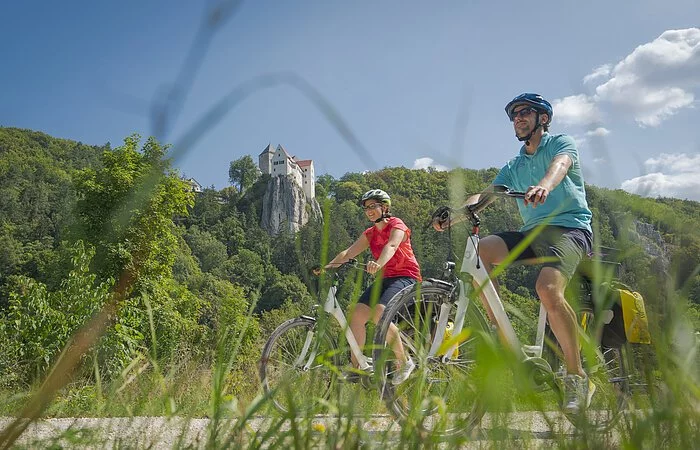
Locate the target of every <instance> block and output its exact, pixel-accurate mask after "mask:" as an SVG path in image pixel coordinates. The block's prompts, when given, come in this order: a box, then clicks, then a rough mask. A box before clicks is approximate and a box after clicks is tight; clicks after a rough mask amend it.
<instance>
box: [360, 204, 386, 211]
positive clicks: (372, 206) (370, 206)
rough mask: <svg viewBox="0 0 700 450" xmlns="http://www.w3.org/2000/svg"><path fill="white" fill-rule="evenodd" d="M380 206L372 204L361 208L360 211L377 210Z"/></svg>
mask: <svg viewBox="0 0 700 450" xmlns="http://www.w3.org/2000/svg"><path fill="white" fill-rule="evenodd" d="M380 206H382V204H381V203H372V204H371V205H367V206H363V207H362V209H363V210H365V211H369V210H370V209H374V208H378V207H380Z"/></svg>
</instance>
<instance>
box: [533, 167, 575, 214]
mask: <svg viewBox="0 0 700 450" xmlns="http://www.w3.org/2000/svg"><path fill="white" fill-rule="evenodd" d="M571 164H572V161H571V157H570V156H569V155H565V154H560V155H557V156H555V157H554V158H553V159H552V162H551V163H549V167H548V168H547V172H546V173H545V174H544V177H543V178H542V179H541V180H540V181H539V183H537V185H535V186H530V187H529V188H528V189H527V191H526V192H525V205H527V204H529V203H532V207H533V208H534V207H537V205H539V204H540V203H544V202H545V200H547V197H548V196H549V193H550V192H552V191H553V190H554V188H556V187H557V186H559V183H561V180H563V179H564V177H565V176H566V174H567V172H568V171H569V169H570V168H571Z"/></svg>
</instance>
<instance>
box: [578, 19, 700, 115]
mask: <svg viewBox="0 0 700 450" xmlns="http://www.w3.org/2000/svg"><path fill="white" fill-rule="evenodd" d="M601 67H604V66H601ZM599 69H600V68H598V69H596V70H595V71H594V72H593V73H592V74H591V75H588V76H586V77H585V78H584V82H585V81H586V80H587V79H588V80H593V79H596V78H600V76H602V75H601V74H602V73H603V71H602V70H599ZM608 76H609V79H608V80H607V81H606V82H605V83H603V84H600V85H599V86H597V87H596V88H595V96H594V97H593V98H594V100H595V102H596V103H602V102H607V103H610V104H611V105H613V106H615V107H617V108H620V109H622V110H624V111H626V112H629V113H631V114H632V115H633V117H634V119H635V120H636V121H637V123H639V124H640V125H641V126H652V127H655V126H658V125H659V124H660V123H661V122H663V121H664V120H666V119H668V118H669V117H671V116H673V115H674V114H676V113H677V112H678V111H679V110H680V109H683V108H688V107H692V105H693V102H694V100H695V94H694V93H693V90H694V89H695V88H697V87H698V86H700V28H688V29H684V30H668V31H664V32H663V33H662V34H661V35H660V36H659V37H658V38H656V39H655V40H653V41H651V42H648V43H646V44H643V45H640V46H638V47H637V48H635V49H634V51H632V53H630V54H629V55H627V56H626V57H625V58H624V59H623V60H622V61H620V62H618V63H617V64H615V66H614V67H613V68H612V70H611V71H610V73H609V75H608ZM589 77H590V78H589Z"/></svg>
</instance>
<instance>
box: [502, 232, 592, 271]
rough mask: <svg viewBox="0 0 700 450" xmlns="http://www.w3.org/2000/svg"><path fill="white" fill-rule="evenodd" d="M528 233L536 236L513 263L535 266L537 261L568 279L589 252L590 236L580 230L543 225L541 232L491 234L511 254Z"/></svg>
mask: <svg viewBox="0 0 700 450" xmlns="http://www.w3.org/2000/svg"><path fill="white" fill-rule="evenodd" d="M531 233H538V234H537V235H536V236H535V237H534V239H533V241H532V242H531V243H530V245H529V246H528V247H526V248H525V249H524V250H523V252H522V253H520V254H519V255H518V256H517V258H516V259H515V260H516V261H523V260H535V261H529V262H534V263H537V260H538V259H541V260H542V265H543V266H545V267H554V268H555V269H557V270H558V271H559V272H561V273H562V274H564V275H565V276H566V278H568V279H569V280H570V279H571V277H572V276H573V275H574V272H576V267H577V266H578V264H579V262H581V259H582V258H583V257H584V256H586V255H590V254H591V253H593V235H592V234H591V232H590V231H588V230H582V229H580V228H565V227H555V226H546V227H544V228H543V229H541V230H535V229H533V230H528V231H525V232H521V231H505V232H503V233H496V234H495V235H496V236H498V237H500V238H501V239H503V241H504V242H505V243H506V246H507V247H508V251H509V252H511V251H512V250H513V249H514V248H515V247H517V246H518V244H519V243H520V242H522V240H523V239H525V237H526V236H528V235H529V234H531Z"/></svg>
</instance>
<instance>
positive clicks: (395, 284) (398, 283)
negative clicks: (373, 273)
mask: <svg viewBox="0 0 700 450" xmlns="http://www.w3.org/2000/svg"><path fill="white" fill-rule="evenodd" d="M378 281H379V280H378V279H377V280H375V282H374V283H372V285H371V286H370V287H368V288H367V290H365V292H363V293H362V296H361V297H360V299H359V300H358V301H357V303H363V304H365V305H367V306H374V305H376V304H380V305H384V306H386V305H387V303H389V300H391V299H392V298H393V297H394V295H396V294H397V293H398V292H399V291H400V290H401V289H403V288H405V287H407V286H411V285H412V284H415V282H416V279H415V278H411V277H391V278H383V279H382V281H381V283H382V284H381V286H380V287H379V293H378V295H379V298H377V294H375V295H374V296H373V295H372V291H373V289H374V286H375V285H376V284H377V282H378ZM373 297H374V298H373Z"/></svg>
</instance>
